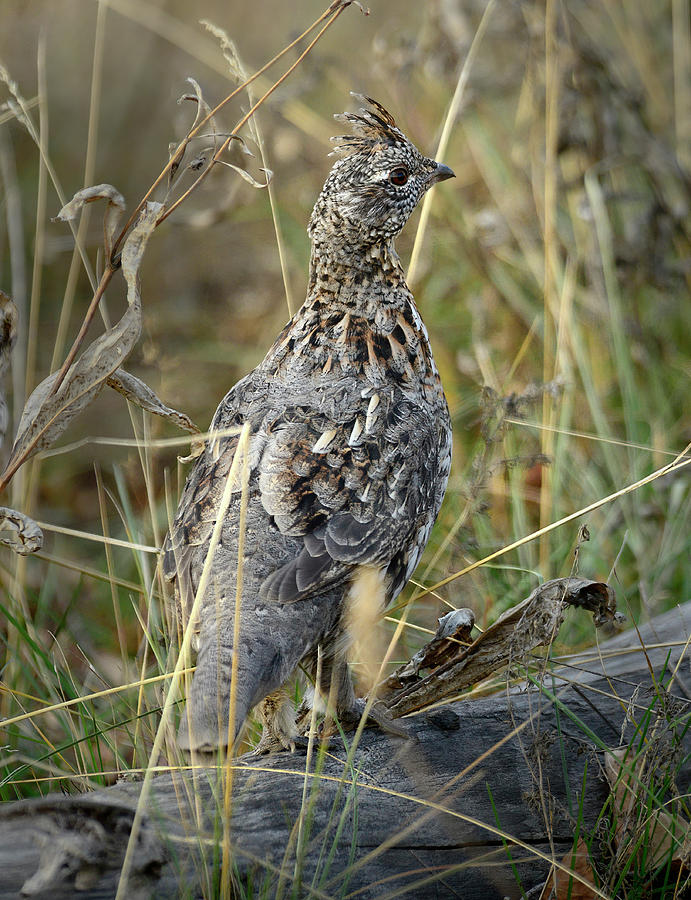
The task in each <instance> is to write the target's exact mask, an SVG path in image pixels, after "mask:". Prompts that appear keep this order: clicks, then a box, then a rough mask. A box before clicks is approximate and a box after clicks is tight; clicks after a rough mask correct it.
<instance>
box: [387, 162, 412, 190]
mask: <svg viewBox="0 0 691 900" xmlns="http://www.w3.org/2000/svg"><path fill="white" fill-rule="evenodd" d="M407 180H408V170H407V169H406V167H405V166H396V168H395V169H392V170H391V172H390V173H389V181H390V182H391V184H395V185H396V187H403V185H404V184H405V183H406V181H407Z"/></svg>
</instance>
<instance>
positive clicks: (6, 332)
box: [0, 291, 17, 446]
mask: <svg viewBox="0 0 691 900" xmlns="http://www.w3.org/2000/svg"><path fill="white" fill-rule="evenodd" d="M16 339H17V307H16V306H15V305H14V303H13V301H12V300H11V299H10V298H9V297H8V296H7V294H3V292H2V291H0V446H2V443H3V441H4V439H5V434H6V432H7V426H8V424H9V420H10V415H9V410H8V408H7V402H6V401H5V394H4V391H3V389H2V378H3V376H4V374H5V372H6V371H7V368H8V366H9V364H10V354H11V353H12V347H13V346H14V342H15V340H16Z"/></svg>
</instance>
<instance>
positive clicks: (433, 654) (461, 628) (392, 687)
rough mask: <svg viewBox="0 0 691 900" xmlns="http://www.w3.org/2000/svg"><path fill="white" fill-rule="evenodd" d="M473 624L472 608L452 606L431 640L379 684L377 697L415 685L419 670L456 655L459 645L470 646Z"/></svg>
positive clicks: (432, 666)
mask: <svg viewBox="0 0 691 900" xmlns="http://www.w3.org/2000/svg"><path fill="white" fill-rule="evenodd" d="M474 625H475V615H474V613H473V611H472V609H452V610H451V612H448V613H447V614H446V615H445V616H442V617H441V618H440V619H439V627H438V628H437V631H436V634H435V635H434V637H433V638H432V640H431V641H430V642H429V643H428V644H425V646H424V647H423V648H422V649H421V650H418V652H417V653H416V654H415V656H413V657H412V659H410V660H409V661H408V662H407V663H405V664H404V665H402V666H399V667H398V668H397V669H396V671H395V672H392V673H391V675H389V677H388V678H387V679H386V680H385V681H384V682H382V684H380V685H379V688H378V690H377V695H378V697H379V698H380V699H383V698H385V697H387V696H389V695H390V694H393V693H394V692H396V691H400V690H402V689H403V688H404V687H407V686H408V685H410V684H415V682H416V681H418V680H419V678H420V674H419V673H420V670H422V669H427V670H431V671H434V669H438V668H439V666H441V665H443V664H444V663H445V662H448V661H449V659H452V658H453V657H455V656H457V655H458V652H459V650H460V649H461V648H463V647H467V646H469V645H470V643H471V638H470V634H471V632H472V630H473V626H474Z"/></svg>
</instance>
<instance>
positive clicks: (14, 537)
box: [0, 506, 43, 556]
mask: <svg viewBox="0 0 691 900" xmlns="http://www.w3.org/2000/svg"><path fill="white" fill-rule="evenodd" d="M0 544H5V545H6V546H8V547H11V548H12V550H14V552H15V553H19V554H21V555H22V556H27V555H28V554H29V553H35V552H36V551H37V550H40V549H41V547H42V545H43V532H42V531H41V529H40V528H39V527H38V525H37V524H36V523H35V522H34V520H33V519H30V518H29V517H28V516H25V515H24V513H20V512H17V510H15V509H8V508H7V507H6V506H0Z"/></svg>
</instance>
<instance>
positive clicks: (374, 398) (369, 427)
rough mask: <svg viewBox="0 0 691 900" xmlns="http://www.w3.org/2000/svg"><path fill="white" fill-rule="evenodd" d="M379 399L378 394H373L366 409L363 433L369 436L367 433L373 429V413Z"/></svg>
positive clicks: (374, 418) (374, 417)
mask: <svg viewBox="0 0 691 900" xmlns="http://www.w3.org/2000/svg"><path fill="white" fill-rule="evenodd" d="M379 401H380V397H379V394H374V395H373V396H372V398H371V399H370V402H369V406H368V407H367V418H366V419H365V431H366V432H367V433H368V434H369V432H370V431H371V430H372V428H373V427H374V422H375V420H376V418H377V417H376V416H375V412H376V411H377V407H378V406H379Z"/></svg>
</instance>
